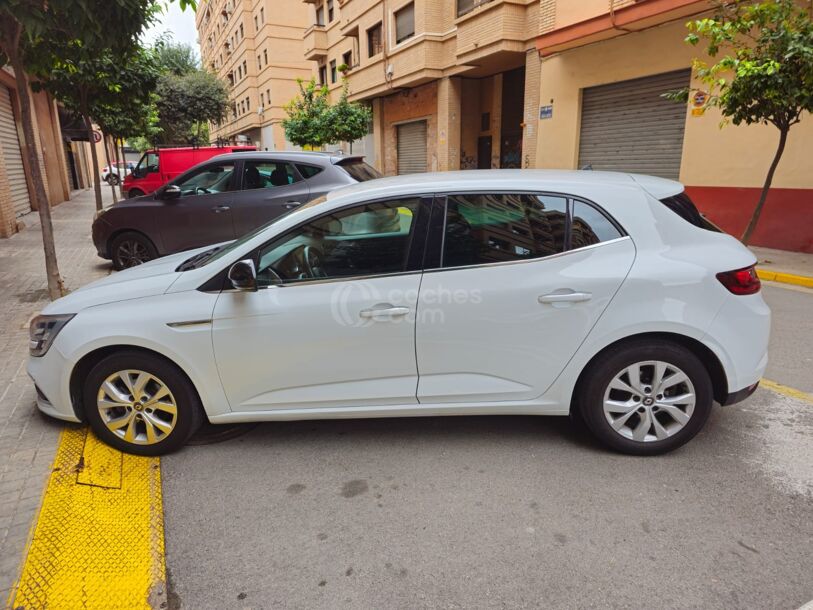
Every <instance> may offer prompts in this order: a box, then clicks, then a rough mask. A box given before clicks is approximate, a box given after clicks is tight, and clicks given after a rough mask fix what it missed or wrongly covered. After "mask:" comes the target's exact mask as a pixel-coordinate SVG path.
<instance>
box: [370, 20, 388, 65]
mask: <svg viewBox="0 0 813 610" xmlns="http://www.w3.org/2000/svg"><path fill="white" fill-rule="evenodd" d="M381 43H382V36H381V23H378V24H376V25H374V26H373V27H371V28H370V29H369V30H367V57H374V56H375V55H378V54H379V53H381V51H383V50H384V46H383V45H382V44H381Z"/></svg>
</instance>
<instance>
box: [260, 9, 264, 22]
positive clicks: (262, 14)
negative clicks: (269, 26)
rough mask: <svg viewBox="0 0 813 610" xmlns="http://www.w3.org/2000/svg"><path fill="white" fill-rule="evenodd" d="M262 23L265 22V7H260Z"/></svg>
mask: <svg viewBox="0 0 813 610" xmlns="http://www.w3.org/2000/svg"><path fill="white" fill-rule="evenodd" d="M260 23H265V8H261V9H260Z"/></svg>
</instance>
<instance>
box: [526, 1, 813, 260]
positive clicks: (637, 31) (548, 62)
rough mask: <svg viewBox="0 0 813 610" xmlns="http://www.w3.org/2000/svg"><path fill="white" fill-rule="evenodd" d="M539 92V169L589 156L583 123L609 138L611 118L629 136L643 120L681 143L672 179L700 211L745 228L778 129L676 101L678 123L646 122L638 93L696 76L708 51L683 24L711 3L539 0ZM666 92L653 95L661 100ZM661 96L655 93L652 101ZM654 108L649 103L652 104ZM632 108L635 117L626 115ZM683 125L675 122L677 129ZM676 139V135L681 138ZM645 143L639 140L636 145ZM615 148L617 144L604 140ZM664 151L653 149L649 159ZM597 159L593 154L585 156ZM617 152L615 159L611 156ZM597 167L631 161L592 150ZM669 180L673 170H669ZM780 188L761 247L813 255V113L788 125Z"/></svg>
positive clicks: (760, 233) (652, 131)
mask: <svg viewBox="0 0 813 610" xmlns="http://www.w3.org/2000/svg"><path fill="white" fill-rule="evenodd" d="M541 5H542V13H543V15H544V18H543V19H542V22H543V23H542V26H541V32H540V36H539V39H538V41H537V49H538V51H539V54H540V75H539V84H538V87H539V99H540V100H542V102H541V105H542V106H548V107H549V108H548V112H547V113H546V114H545V117H546V118H540V116H541V115H537V118H536V119H535V120H534V123H535V124H536V125H537V132H538V139H537V143H536V161H535V164H536V166H537V167H542V168H576V167H579V166H580V165H581V163H580V161H581V162H584V160H585V150H584V148H585V147H586V146H587V145H588V144H590V142H586V141H587V140H589V138H587V137H586V135H585V132H586V130H589V129H593V130H595V128H594V127H592V126H593V125H594V124H595V122H596V121H597V120H598V121H599V122H600V123H603V125H604V130H605V131H604V133H606V134H607V135H606V137H608V138H609V137H610V135H609V134H610V131H611V130H612V129H613V127H612V126H613V125H623V126H625V128H626V129H627V132H626V133H627V136H628V138H627V139H628V140H633V139H636V135H635V134H640V133H642V131H641V130H640V129H639V128H638V126H637V125H636V124H635V123H638V124H640V125H641V126H642V127H645V129H646V131H647V132H649V133H647V134H646V135H647V136H648V137H650V138H653V137H654V138H657V139H659V145H660V144H662V143H663V142H667V143H669V141H670V140H673V142H672V144H673V145H675V146H676V147H677V151H678V155H677V157H676V158H675V159H674V160H673V161H672V163H673V166H674V168H673V169H674V172H675V175H674V177H676V178H678V179H679V180H680V181H681V182H683V183H684V184H685V185H686V186H687V189H688V192H689V193H690V195H691V196H692V197H693V198H694V199H695V201H696V203H697V204H698V206H699V207H700V208H701V211H703V212H704V213H706V214H707V215H708V216H709V217H710V218H711V219H712V220H714V221H715V222H717V223H718V224H720V225H721V226H722V227H723V228H724V229H726V230H728V231H729V232H731V233H733V234H735V235H739V234H740V233H741V232H742V230H743V229H744V227H745V225H746V223H747V221H748V218H749V217H750V214H751V211H752V210H753V207H754V205H755V204H756V201H757V199H758V196H759V189H760V187H761V186H762V183H763V181H764V178H765V173H766V172H767V170H768V166H769V165H770V162H771V159H772V157H773V155H774V153H775V151H776V146H777V143H778V138H779V135H778V131H777V130H776V129H775V128H774V127H772V126H765V125H752V126H745V125H742V126H734V125H731V124H729V125H726V126H724V127H721V126H720V123H721V118H722V117H721V115H720V113H719V112H718V111H716V110H705V111H703V110H695V109H694V108H693V107H692V105H691V104H690V105H688V106H682V107H677V106H676V107H675V108H676V109H677V111H678V117H679V120H678V121H677V122H676V123H675V124H674V125H671V126H667V125H658V124H647V123H646V122H647V121H648V120H650V121H651V119H650V114H649V113H648V112H647V111H640V110H639V109H640V108H642V107H644V106H642V104H641V100H639V99H637V96H638V95H639V93H638V92H639V91H642V90H646V89H645V86H644V88H643V89H642V86H643V85H642V83H643V84H644V85H645V83H646V82H655V80H656V79H657V78H659V77H662V76H663V75H669V74H685V75H686V76H685V79H686V81H685V85H689V86H691V87H693V88H702V87H701V86H700V83H698V82H697V81H694V80H690V78H691V77H690V69H691V65H692V60H693V59H694V58H695V57H697V55H698V53H702V48H700V47H697V48H696V47H692V46H689V45H687V44H686V43H685V42H684V38H685V36H686V27H685V23H686V22H687V21H688V20H689V19H693V18H699V17H701V16H703V15H704V14H706V13H707V11H708V10H709V7H710V5H709V4H708V3H706V2H698V1H696V0H646V1H645V2H631V1H626V0H625V1H619V0H616V1H615V2H614V3H613V2H611V3H610V5H609V6H611V7H612V8H613V10H612V11H610V10H608V9H609V7H608V2H607V1H606V0H580V1H579V2H570V1H565V0H558V1H557V0H542V2H541ZM612 86H616V87H618V88H619V89H620V90H621V91H622V92H623V91H624V89H626V90H627V93H628V94H627V95H626V96H625V97H618V96H616V97H611V96H608V97H606V98H605V99H607V100H610V99H612V100H613V103H612V105H607V106H606V107H604V108H602V107H601V105H600V104H598V103H596V102H593V101H592V99H594V98H595V97H596V96H595V92H596V91H599V90H600V89H601V88H602V87H605V88H606V87H612ZM659 93H660V92H659V91H657V90H656V91H650V92H649V93H648V94H647V95H650V96H654V98H657V97H659ZM655 103H658V102H657V101H656V100H655V99H653V104H655ZM664 103H665V102H664ZM650 107H652V106H646V108H650ZM630 113H634V116H633V117H632V121H631V122H627V123H624V121H625V120H626V119H625V118H624V117H625V116H627V115H629V114H630ZM675 126H677V128H678V129H675ZM678 138H679V139H678ZM638 145H639V146H640V142H639V143H638ZM607 149H608V150H609V149H611V147H607ZM660 150H661V149H660V148H659V147H658V146H654V147H653V149H652V150H651V151H645V152H646V153H650V154H649V156H650V157H651V158H657V156H658V154H660ZM587 157H590V155H587ZM613 157H615V158H613ZM590 158H591V161H592V160H593V159H595V158H598V159H599V160H600V161H603V162H604V163H605V164H606V165H602V163H601V162H599V163H596V162H595V161H593V162H592V163H591V164H592V166H593V168H594V169H634V168H629V167H624V162H623V160H622V161H621V162H620V165H616V163H618V161H617V159H618V158H623V154H621V153H618V152H616V153H615V154H614V155H612V156H608V155H605V156H604V157H601V155H599V156H598V157H595V155H594V156H592V157H590ZM670 177H671V176H670ZM773 187H774V188H773V189H772V192H771V194H770V196H769V199H768V204H767V205H766V208H765V211H764V212H763V217H762V219H761V221H760V225H759V226H758V229H757V233H756V234H755V238H754V243H755V244H756V245H766V246H771V247H777V248H783V249H793V250H805V251H810V252H813V117H811V116H810V115H805V116H803V117H802V121H801V123H799V124H798V125H796V126H794V127H793V129H792V130H791V132H790V135H789V138H788V142H787V147H786V149H785V153H784V156H783V159H782V161H781V163H780V165H779V168H778V170H777V172H776V176H775V178H774V182H773Z"/></svg>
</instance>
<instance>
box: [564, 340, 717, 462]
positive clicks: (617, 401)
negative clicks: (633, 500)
mask: <svg viewBox="0 0 813 610" xmlns="http://www.w3.org/2000/svg"><path fill="white" fill-rule="evenodd" d="M578 390H579V393H578V400H577V407H578V408H579V409H580V412H581V415H582V417H583V419H584V421H585V423H586V424H587V427H588V428H589V429H590V431H591V432H592V433H593V434H594V435H595V436H596V437H597V438H598V439H599V440H600V441H602V442H603V443H604V444H605V445H607V446H609V447H611V448H613V449H615V450H617V451H621V452H623V453H629V454H632V455H656V454H661V453H666V452H668V451H672V450H673V449H676V448H678V447H680V446H681V445H683V444H685V443H687V442H688V441H689V440H691V439H692V438H693V437H694V436H695V435H696V434H697V433H698V432H699V431H700V429H701V428H702V427H703V425H704V424H705V423H706V420H707V419H708V417H709V414H710V413H711V407H712V402H713V388H712V384H711V378H710V377H709V374H708V371H707V370H706V368H705V367H704V366H703V363H702V362H701V361H700V359H699V358H698V357H697V356H695V355H694V353H692V352H691V351H690V350H689V349H687V348H685V347H683V346H682V345H679V344H676V343H671V342H667V341H663V340H654V341H651V342H645V343H644V342H634V343H629V344H626V345H621V346H619V347H616V348H611V349H610V350H608V351H607V352H605V353H604V354H602V355H601V356H599V358H598V359H597V360H596V361H595V362H594V363H593V364H591V366H590V368H589V369H588V370H587V371H586V373H585V375H583V377H582V388H579V389H578Z"/></svg>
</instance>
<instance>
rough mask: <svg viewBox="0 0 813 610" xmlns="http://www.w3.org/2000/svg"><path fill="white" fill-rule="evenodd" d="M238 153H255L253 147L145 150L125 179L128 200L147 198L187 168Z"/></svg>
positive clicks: (189, 147) (188, 147)
mask: <svg viewBox="0 0 813 610" xmlns="http://www.w3.org/2000/svg"><path fill="white" fill-rule="evenodd" d="M241 150H257V148H256V147H254V146H206V147H202V148H192V147H191V146H187V147H186V148H156V149H154V150H148V151H147V152H145V153H144V155H143V156H142V157H141V159H140V160H139V161H138V165H136V166H135V169H133V171H132V172H131V173H130V174H129V175H127V177H126V178H124V192H126V193H127V197H129V198H133V197H141V196H142V195H149V194H150V193H152V192H153V191H155V190H156V189H157V188H158V187H160V186H163V185H164V184H166V183H167V182H169V181H170V180H172V179H173V178H175V177H176V176H180V175H181V174H182V173H184V172H185V171H186V170H188V169H189V168H190V167H193V166H195V165H197V164H198V163H202V162H203V161H206V160H207V159H211V158H212V157H214V156H217V155H224V154H226V153H231V152H240V151H241Z"/></svg>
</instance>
